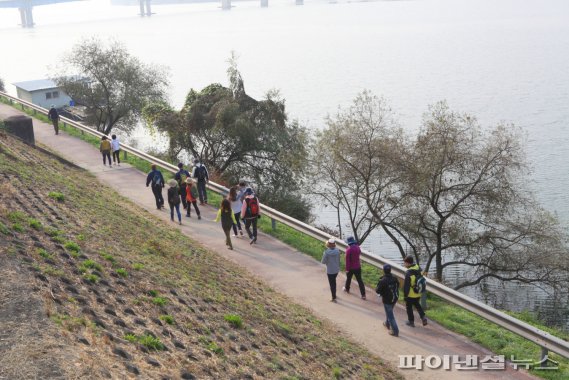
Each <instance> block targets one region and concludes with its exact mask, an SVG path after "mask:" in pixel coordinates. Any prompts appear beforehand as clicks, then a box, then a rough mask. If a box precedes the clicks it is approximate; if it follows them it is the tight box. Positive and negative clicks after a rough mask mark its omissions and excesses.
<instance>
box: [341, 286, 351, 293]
mask: <svg viewBox="0 0 569 380" xmlns="http://www.w3.org/2000/svg"><path fill="white" fill-rule="evenodd" d="M342 290H343V291H344V292H346V293H348V294H350V289H348V288H346V287H345V286H344V287H342Z"/></svg>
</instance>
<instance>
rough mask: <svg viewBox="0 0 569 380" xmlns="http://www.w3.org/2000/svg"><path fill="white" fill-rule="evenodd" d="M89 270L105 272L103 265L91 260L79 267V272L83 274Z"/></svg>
mask: <svg viewBox="0 0 569 380" xmlns="http://www.w3.org/2000/svg"><path fill="white" fill-rule="evenodd" d="M89 269H94V270H96V271H99V272H101V271H102V270H103V267H102V266H101V264H99V263H97V262H95V261H93V260H91V259H89V260H85V261H83V262H82V263H81V265H79V270H80V271H81V273H86V272H87V271H88V270H89Z"/></svg>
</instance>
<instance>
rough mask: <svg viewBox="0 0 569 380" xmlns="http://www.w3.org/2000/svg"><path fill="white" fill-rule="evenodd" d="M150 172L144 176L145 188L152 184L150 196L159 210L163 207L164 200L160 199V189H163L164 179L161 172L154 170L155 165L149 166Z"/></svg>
mask: <svg viewBox="0 0 569 380" xmlns="http://www.w3.org/2000/svg"><path fill="white" fill-rule="evenodd" d="M151 168H152V170H151V171H150V173H148V175H147V176H146V187H148V185H150V184H152V194H154V199H156V208H157V209H158V210H160V209H161V208H162V207H164V198H163V197H162V189H163V188H164V177H163V176H162V172H161V171H160V170H158V169H157V168H156V165H155V164H152V166H151Z"/></svg>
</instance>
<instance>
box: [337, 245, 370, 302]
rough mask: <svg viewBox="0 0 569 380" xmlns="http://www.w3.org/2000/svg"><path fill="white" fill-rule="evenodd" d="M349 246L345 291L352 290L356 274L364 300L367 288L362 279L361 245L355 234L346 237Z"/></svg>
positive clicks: (347, 250)
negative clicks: (351, 285)
mask: <svg viewBox="0 0 569 380" xmlns="http://www.w3.org/2000/svg"><path fill="white" fill-rule="evenodd" d="M346 243H348V245H349V247H348V249H346V275H347V276H346V285H344V288H343V289H342V290H344V292H346V293H349V292H350V284H351V283H352V276H356V280H357V281H358V285H359V286H360V294H361V296H362V300H365V299H366V288H365V285H364V282H363V280H362V265H361V263H360V253H361V250H360V246H359V245H358V242H357V241H356V239H355V238H354V237H353V236H350V237H348V238H347V239H346Z"/></svg>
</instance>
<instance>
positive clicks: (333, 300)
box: [330, 298, 338, 303]
mask: <svg viewBox="0 0 569 380" xmlns="http://www.w3.org/2000/svg"><path fill="white" fill-rule="evenodd" d="M330 302H334V303H337V302H338V301H336V298H332V299H331V300H330Z"/></svg>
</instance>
